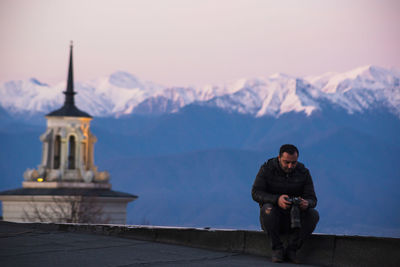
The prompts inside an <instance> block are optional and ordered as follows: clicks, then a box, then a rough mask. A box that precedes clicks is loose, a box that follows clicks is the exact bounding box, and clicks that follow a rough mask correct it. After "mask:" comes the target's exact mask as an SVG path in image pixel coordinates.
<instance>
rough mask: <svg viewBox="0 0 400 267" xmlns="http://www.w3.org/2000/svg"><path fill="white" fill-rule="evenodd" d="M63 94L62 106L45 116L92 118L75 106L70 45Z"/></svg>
mask: <svg viewBox="0 0 400 267" xmlns="http://www.w3.org/2000/svg"><path fill="white" fill-rule="evenodd" d="M63 93H64V94H65V101H64V105H63V106H62V107H61V108H60V109H57V110H55V111H52V112H50V113H49V114H47V115H46V116H56V117H57V116H58V117H86V118H92V116H90V115H89V114H88V113H86V112H84V111H82V110H80V109H78V108H77V107H76V106H75V101H74V95H75V94H76V92H75V91H74V71H73V64H72V43H71V45H70V55H69V69H68V82H67V90H66V91H65V92H63Z"/></svg>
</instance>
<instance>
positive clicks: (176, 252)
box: [0, 221, 310, 267]
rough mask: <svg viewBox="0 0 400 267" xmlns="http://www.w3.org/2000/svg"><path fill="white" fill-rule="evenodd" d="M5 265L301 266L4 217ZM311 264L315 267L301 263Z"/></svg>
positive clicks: (1, 259)
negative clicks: (43, 227)
mask: <svg viewBox="0 0 400 267" xmlns="http://www.w3.org/2000/svg"><path fill="white" fill-rule="evenodd" d="M0 266H18V267H21V266H35V267H36V266H59V267H63V266H66V267H67V266H68V267H71V266H86V267H90V266H119V267H122V266H124V267H128V266H296V265H295V264H289V263H283V264H282V263H279V264H276V263H272V262H271V260H270V258H266V257H261V256H253V255H246V254H241V253H230V252H220V251H212V250H206V249H198V248H192V247H185V246H177V245H169V244H162V243H156V242H149V241H140V240H134V239H127V238H120V237H115V236H105V235H95V234H86V233H72V232H64V231H58V230H54V231H44V230H39V229H36V228H34V227H32V226H30V225H24V224H15V223H8V222H2V221H0ZM301 266H310V265H301Z"/></svg>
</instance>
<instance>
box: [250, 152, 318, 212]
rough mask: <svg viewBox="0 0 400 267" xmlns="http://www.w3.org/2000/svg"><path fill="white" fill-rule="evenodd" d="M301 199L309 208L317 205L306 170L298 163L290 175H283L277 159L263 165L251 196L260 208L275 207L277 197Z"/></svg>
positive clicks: (312, 186)
mask: <svg viewBox="0 0 400 267" xmlns="http://www.w3.org/2000/svg"><path fill="white" fill-rule="evenodd" d="M283 194H286V195H289V197H302V198H304V199H306V200H307V201H308V203H309V208H314V207H315V206H316V205H317V197H316V195H315V191H314V184H313V181H312V178H311V175H310V172H309V171H308V169H307V168H306V167H305V166H304V165H303V164H302V163H300V162H298V163H297V165H296V168H295V169H294V170H293V172H291V173H285V172H284V171H283V170H282V168H281V167H280V165H279V161H278V158H277V157H276V158H272V159H269V160H268V162H266V163H264V164H263V165H262V166H261V168H260V170H259V172H258V174H257V176H256V179H255V181H254V184H253V188H252V189H251V195H252V197H253V199H254V201H256V202H258V203H259V204H260V206H262V205H263V204H264V203H272V204H275V205H277V204H278V198H279V196H281V195H283Z"/></svg>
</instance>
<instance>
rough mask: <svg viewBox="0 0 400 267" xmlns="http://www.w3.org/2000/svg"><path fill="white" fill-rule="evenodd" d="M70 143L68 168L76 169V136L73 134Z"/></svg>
mask: <svg viewBox="0 0 400 267" xmlns="http://www.w3.org/2000/svg"><path fill="white" fill-rule="evenodd" d="M68 143H69V149H68V169H75V150H76V149H75V146H76V144H75V136H73V135H71V136H70V137H69V142H68Z"/></svg>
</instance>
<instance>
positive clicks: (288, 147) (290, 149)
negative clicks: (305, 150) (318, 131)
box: [279, 144, 299, 157]
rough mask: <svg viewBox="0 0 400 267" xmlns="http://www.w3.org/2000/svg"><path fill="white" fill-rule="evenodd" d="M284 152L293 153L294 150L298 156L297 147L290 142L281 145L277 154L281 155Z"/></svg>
mask: <svg viewBox="0 0 400 267" xmlns="http://www.w3.org/2000/svg"><path fill="white" fill-rule="evenodd" d="M284 152H286V153H288V154H290V155H293V154H294V153H295V152H296V153H297V156H299V150H298V149H297V147H295V146H294V145H291V144H284V145H282V146H281V148H280V149H279V156H280V157H281V156H282V154H283V153H284Z"/></svg>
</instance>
